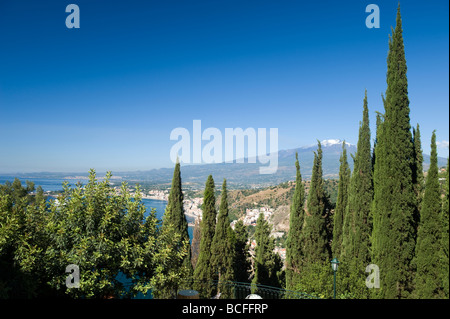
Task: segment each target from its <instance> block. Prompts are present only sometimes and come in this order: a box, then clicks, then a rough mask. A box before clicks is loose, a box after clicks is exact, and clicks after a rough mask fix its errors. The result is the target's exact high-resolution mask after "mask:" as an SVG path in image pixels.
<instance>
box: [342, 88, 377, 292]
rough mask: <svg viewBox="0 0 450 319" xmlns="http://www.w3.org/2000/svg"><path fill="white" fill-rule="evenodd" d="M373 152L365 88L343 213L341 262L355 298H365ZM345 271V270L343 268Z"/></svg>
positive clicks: (370, 227) (349, 287)
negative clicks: (346, 205)
mask: <svg viewBox="0 0 450 319" xmlns="http://www.w3.org/2000/svg"><path fill="white" fill-rule="evenodd" d="M372 172H373V168H372V154H371V149H370V127H369V109H368V105H367V91H366V92H365V96H364V105H363V120H362V122H361V123H360V127H359V137H358V145H357V152H356V155H355V156H354V165H353V174H352V177H351V180H350V186H349V198H348V207H347V210H346V215H345V221H346V222H345V225H344V229H345V230H344V240H343V248H342V258H341V261H342V262H343V263H344V264H345V265H346V267H345V270H347V274H348V275H349V276H348V278H347V279H348V289H349V290H350V291H352V293H353V295H354V296H355V297H357V298H367V297H368V293H367V292H368V290H367V288H366V286H365V278H366V274H365V272H364V270H365V268H366V266H367V265H368V264H369V263H370V235H371V232H372V221H371V216H370V210H371V206H372V200H373V180H372ZM344 274H345V271H344Z"/></svg>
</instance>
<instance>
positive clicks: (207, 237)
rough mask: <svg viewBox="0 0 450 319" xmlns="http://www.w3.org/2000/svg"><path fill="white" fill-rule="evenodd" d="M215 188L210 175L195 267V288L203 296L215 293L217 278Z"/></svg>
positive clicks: (207, 181)
mask: <svg viewBox="0 0 450 319" xmlns="http://www.w3.org/2000/svg"><path fill="white" fill-rule="evenodd" d="M214 189H215V185H214V180H213V178H212V176H211V175H209V176H208V179H207V180H206V186H205V191H204V198H203V206H202V209H203V214H202V221H201V226H200V227H201V240H200V252H199V256H198V259H197V265H196V266H195V269H194V289H195V290H197V291H198V292H199V293H200V297H202V298H210V297H211V296H212V295H213V294H214V287H213V286H212V285H211V282H212V280H215V279H217V276H216V273H215V270H214V268H213V267H212V265H211V259H212V253H211V245H212V241H213V238H214V233H215V229H216V215H217V213H216V207H215V206H216V197H215V193H214Z"/></svg>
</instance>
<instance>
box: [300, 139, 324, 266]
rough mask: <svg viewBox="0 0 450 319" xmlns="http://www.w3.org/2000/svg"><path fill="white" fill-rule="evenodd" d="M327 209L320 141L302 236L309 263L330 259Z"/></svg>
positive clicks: (305, 258) (306, 258)
mask: <svg viewBox="0 0 450 319" xmlns="http://www.w3.org/2000/svg"><path fill="white" fill-rule="evenodd" d="M327 209H328V207H327V198H326V195H325V190H324V187H323V178H322V145H321V144H320V142H318V148H317V153H316V152H314V163H313V170H312V176H311V184H310V188H309V194H308V202H307V212H306V214H305V226H304V231H303V236H302V239H303V251H304V254H303V256H304V258H303V259H304V261H305V262H307V263H314V262H328V261H329V260H328V259H329V258H330V247H329V245H328V241H327V237H328V236H327V229H326V220H325V218H326V215H327Z"/></svg>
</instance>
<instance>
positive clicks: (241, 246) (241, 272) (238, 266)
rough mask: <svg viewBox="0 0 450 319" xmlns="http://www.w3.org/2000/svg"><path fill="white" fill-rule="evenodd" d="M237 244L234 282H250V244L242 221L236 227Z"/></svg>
mask: <svg viewBox="0 0 450 319" xmlns="http://www.w3.org/2000/svg"><path fill="white" fill-rule="evenodd" d="M234 232H235V238H236V244H235V259H234V266H233V268H234V280H235V281H237V282H248V281H249V274H250V268H251V263H250V253H249V244H248V232H247V228H246V227H245V225H244V223H243V222H242V220H238V222H237V223H236V225H235V226H234Z"/></svg>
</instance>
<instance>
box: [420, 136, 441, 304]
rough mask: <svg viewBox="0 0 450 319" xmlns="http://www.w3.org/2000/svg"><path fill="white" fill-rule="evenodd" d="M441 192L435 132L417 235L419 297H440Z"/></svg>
mask: <svg viewBox="0 0 450 319" xmlns="http://www.w3.org/2000/svg"><path fill="white" fill-rule="evenodd" d="M440 197H441V192H440V186H439V177H438V165H437V151H436V134H435V132H433V135H432V137H431V157H430V168H429V170H428V175H427V178H426V186H425V194H424V197H423V205H422V209H421V211H420V224H419V229H418V234H417V245H416V258H415V264H416V267H417V270H416V277H415V289H416V290H415V294H416V297H418V298H425V299H430V298H439V297H440V295H441V293H442V291H441V290H442V280H441V267H440V263H441V259H440V257H441V256H440V247H441V244H442V243H441V238H440V237H441V235H442V232H441V227H442V225H441V219H440V215H441V210H442V204H441V198H440Z"/></svg>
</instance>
